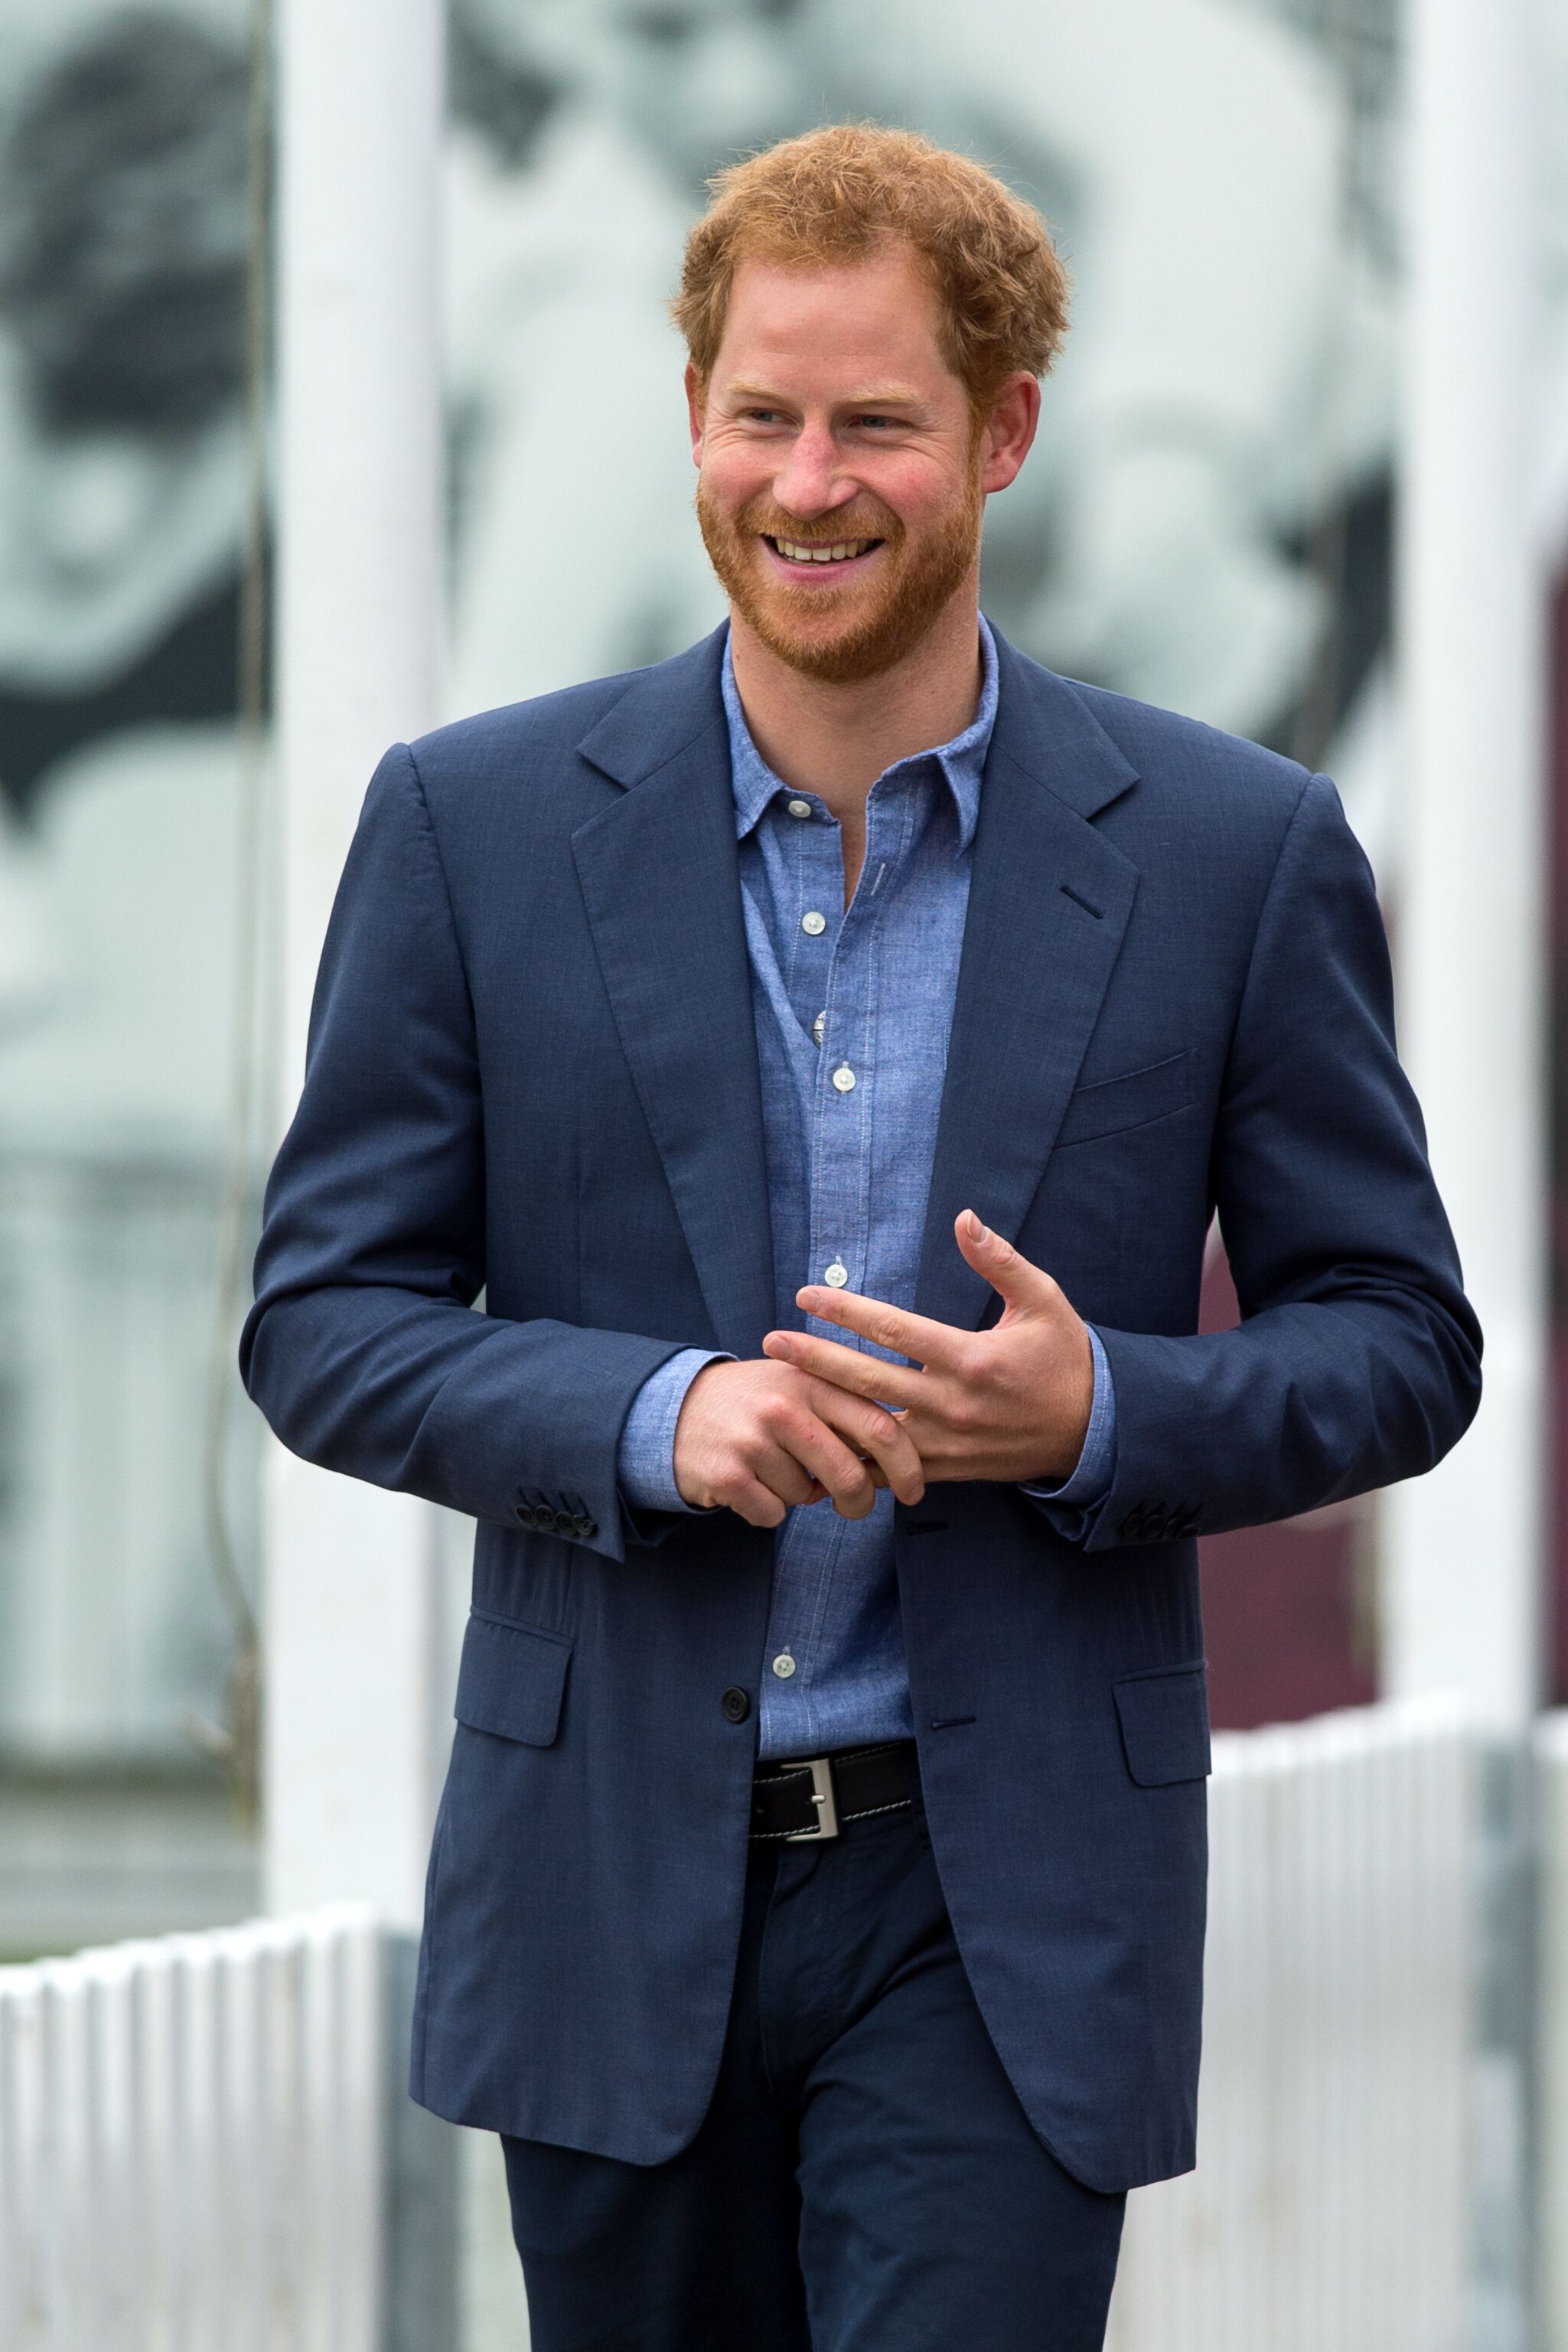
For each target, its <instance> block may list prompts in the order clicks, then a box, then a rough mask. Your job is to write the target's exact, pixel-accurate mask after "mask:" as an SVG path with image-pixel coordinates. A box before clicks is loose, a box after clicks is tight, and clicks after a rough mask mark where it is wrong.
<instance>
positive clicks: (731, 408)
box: [687, 247, 1039, 682]
mask: <svg viewBox="0 0 1568 2352" xmlns="http://www.w3.org/2000/svg"><path fill="white" fill-rule="evenodd" d="M938 320H939V313H938V309H937V300H936V293H935V291H934V290H933V289H932V287H931V286H930V284H929V283H928V281H927V279H926V278H925V275H924V273H923V272H922V271H921V269H920V268H919V266H918V264H917V263H916V261H915V257H914V256H913V254H912V253H911V252H910V250H909V249H908V248H907V247H891V248H888V249H886V250H884V251H882V252H879V253H877V254H875V255H873V256H872V257H869V258H867V259H866V260H863V261H857V262H853V263H849V264H842V265H837V264H835V265H821V266H819V265H812V266H810V267H805V266H799V267H797V266H791V265H789V264H785V263H779V262H772V261H760V260H752V261H746V262H743V263H742V264H741V266H740V268H739V269H738V270H737V273H736V278H735V283H734V286H733V288H732V289H731V294H730V301H729V311H728V316H727V320H726V323H725V330H724V339H723V341H722V343H721V345H720V348H719V351H718V353H717V356H716V360H715V362H714V367H713V372H712V375H711V378H710V380H709V381H708V383H706V385H704V384H702V383H699V382H698V380H697V379H696V377H695V374H694V373H693V372H692V371H691V370H690V369H688V370H687V394H688V398H689V400H690V403H691V411H692V447H693V453H694V455H695V458H696V462H697V467H698V481H697V519H698V521H699V522H700V524H701V526H702V533H703V540H704V543H705V544H706V548H707V551H708V556H709V559H710V561H711V562H712V563H713V567H714V569H715V571H716V572H717V573H718V576H719V579H720V581H721V582H722V583H723V585H724V587H725V590H726V592H727V594H728V596H729V599H730V603H731V604H732V606H733V607H734V609H735V612H736V613H737V615H738V617H739V618H740V619H741V620H742V621H743V622H744V623H745V624H746V625H747V626H748V627H749V628H750V629H751V630H752V631H753V632H754V634H755V635H757V636H758V638H759V639H760V640H761V642H762V644H763V645H764V646H767V647H768V650H769V651H770V652H771V653H773V654H775V655H776V656H778V657H779V659H781V660H783V661H785V662H787V663H788V664H789V666H790V667H791V668H794V669H798V670H800V671H803V672H805V673H806V674H808V675H810V676H812V677H821V678H826V679H832V680H840V681H845V682H847V681H850V680H852V679H856V678H864V677H875V676H877V675H878V674H879V673H880V672H882V671H883V670H886V669H890V668H892V667H894V665H895V664H896V663H897V662H899V661H901V660H903V659H904V657H905V656H907V655H908V654H909V653H910V652H912V651H913V650H914V648H915V646H918V645H919V644H920V642H921V640H922V639H923V638H924V637H925V635H927V634H928V632H929V631H930V629H931V627H932V626H933V625H934V623H935V622H936V618H937V616H938V614H941V613H942V612H943V611H944V610H945V609H946V607H947V606H948V604H950V603H951V602H952V601H953V599H954V598H955V597H956V596H959V595H966V596H972V595H973V594H974V593H975V592H976V586H977V578H978V567H979V547H980V520H981V514H982V511H983V508H984V503H985V499H986V495H987V494H988V491H990V490H992V489H999V488H1004V487H1005V485H1006V484H1007V483H1008V482H1010V481H1011V480H1012V478H1013V476H1014V475H1015V474H1016V473H1017V472H1018V469H1019V466H1020V465H1021V464H1022V463H1023V458H1024V456H1025V453H1026V452H1027V450H1028V447H1029V444H1030V439H1031V438H1032V437H1033V432H1034V423H1035V419H1036V416H1037V415H1038V409H1039V387H1038V386H1037V385H1036V383H1035V382H1034V379H1033V378H1032V377H1028V376H1025V377H1019V378H1016V379H1013V380H1011V381H1010V383H1009V384H1008V385H1007V386H1005V387H1004V388H1003V392H1002V394H1001V395H1000V397H999V398H998V403H997V405H996V408H995V409H994V411H993V413H992V415H991V417H990V418H989V419H988V421H987V422H985V423H983V424H981V425H977V422H976V418H975V415H974V411H973V408H972V406H971V404H970V402H969V398H968V395H967V392H966V391H965V388H964V386H963V384H962V383H960V382H959V380H958V378H957V377H956V375H954V374H953V373H952V372H951V370H950V369H949V368H948V366H947V364H946V361H945V360H944V358H943V356H942V352H941V347H940V345H939V343H938V341H937V329H938Z"/></svg>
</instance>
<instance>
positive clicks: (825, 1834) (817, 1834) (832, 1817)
mask: <svg viewBox="0 0 1568 2352" xmlns="http://www.w3.org/2000/svg"><path fill="white" fill-rule="evenodd" d="M798 1769H804V1770H806V1771H808V1772H810V1776H811V1802H812V1803H813V1804H814V1805H815V1806H816V1808H817V1820H816V1825H815V1827H814V1828H812V1829H809V1830H789V1832H786V1834H785V1837H784V1839H783V1843H784V1844H785V1845H799V1844H800V1841H801V1839H802V1838H832V1837H837V1836H838V1833H839V1809H838V1807H837V1806H836V1805H835V1804H834V1802H833V1774H832V1768H831V1765H830V1764H829V1762H828V1759H827V1758H826V1757H825V1756H807V1757H802V1759H800V1768H798Z"/></svg>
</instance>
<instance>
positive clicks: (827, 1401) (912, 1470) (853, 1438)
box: [814, 1382, 925, 1503]
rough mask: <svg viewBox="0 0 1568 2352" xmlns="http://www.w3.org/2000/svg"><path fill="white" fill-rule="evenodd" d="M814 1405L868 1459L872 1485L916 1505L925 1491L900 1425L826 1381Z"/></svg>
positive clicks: (909, 1439) (916, 1460) (912, 1449)
mask: <svg viewBox="0 0 1568 2352" xmlns="http://www.w3.org/2000/svg"><path fill="white" fill-rule="evenodd" d="M814 1402H815V1403H816V1407H817V1411H818V1412H820V1413H821V1416H822V1418H823V1420H824V1421H826V1422H827V1423H829V1424H830V1425H831V1427H832V1428H834V1429H836V1430H838V1432H839V1433H840V1434H841V1436H843V1437H846V1438H848V1439H849V1441H850V1443H851V1444H853V1445H856V1446H858V1447H860V1448H861V1450H862V1452H863V1453H864V1454H867V1455H868V1456H869V1457H870V1460H869V1462H868V1465H867V1466H868V1467H869V1468H870V1469H871V1470H872V1475H873V1480H874V1482H875V1484H876V1485H878V1486H891V1487H892V1489H893V1491H894V1494H895V1495H896V1496H897V1497H898V1499H899V1501H900V1502H901V1503H918V1502H919V1500H920V1498H921V1496H923V1495H924V1494H925V1471H924V1469H923V1468H922V1466H921V1462H920V1455H919V1454H918V1452H917V1451H916V1450H915V1440H914V1439H913V1438H912V1437H911V1436H910V1434H909V1432H908V1430H907V1429H905V1428H904V1425H903V1423H901V1422H897V1421H894V1418H893V1416H892V1415H891V1413H885V1412H883V1411H882V1410H881V1409H880V1407H878V1406H876V1405H874V1404H868V1403H866V1402H864V1401H863V1400H862V1398H860V1397H849V1396H845V1395H844V1394H843V1392H842V1391H841V1390H838V1389H834V1388H831V1387H830V1386H828V1384H827V1383H826V1382H822V1383H821V1385H819V1386H818V1387H817V1388H816V1390H815V1393H814Z"/></svg>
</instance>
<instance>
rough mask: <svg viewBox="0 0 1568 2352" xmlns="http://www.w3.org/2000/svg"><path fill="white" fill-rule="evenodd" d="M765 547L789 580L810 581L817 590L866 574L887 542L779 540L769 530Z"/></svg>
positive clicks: (764, 534) (764, 540) (864, 540)
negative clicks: (832, 583) (861, 573)
mask: <svg viewBox="0 0 1568 2352" xmlns="http://www.w3.org/2000/svg"><path fill="white" fill-rule="evenodd" d="M762 544H763V545H764V547H766V548H767V549H768V553H769V555H770V556H771V557H772V560H773V562H774V563H775V564H776V565H777V567H778V569H779V572H781V573H782V574H783V576H784V578H785V579H787V580H791V581H800V582H810V584H811V585H812V586H813V587H816V586H818V585H820V584H822V585H825V584H826V583H828V582H830V581H831V582H835V583H836V582H838V581H841V580H844V579H847V578H848V577H849V575H850V574H851V573H852V572H862V571H863V570H864V569H865V567H866V565H867V563H869V562H870V561H871V560H872V558H873V556H874V555H875V553H876V551H877V550H878V549H879V548H880V547H883V546H884V545H885V544H886V542H885V541H883V540H880V539H831V540H830V539H822V540H800V539H778V538H775V537H774V536H773V535H772V534H771V533H770V532H767V531H765V532H763V534H762Z"/></svg>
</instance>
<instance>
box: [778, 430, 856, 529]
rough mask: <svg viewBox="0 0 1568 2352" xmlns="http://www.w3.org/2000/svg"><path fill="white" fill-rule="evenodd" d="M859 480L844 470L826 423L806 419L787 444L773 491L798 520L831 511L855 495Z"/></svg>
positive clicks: (846, 503) (813, 517)
mask: <svg viewBox="0 0 1568 2352" xmlns="http://www.w3.org/2000/svg"><path fill="white" fill-rule="evenodd" d="M859 487H860V486H859V484H858V483H857V482H856V481H855V480H854V478H853V477H852V476H851V475H848V474H846V473H845V472H844V470H843V466H842V463H841V457H840V453H839V450H838V448H837V447H836V446H835V445H834V441H833V436H832V434H831V431H830V430H829V428H828V426H827V425H825V424H824V425H814V424H810V423H808V424H806V425H803V426H802V427H801V429H800V432H799V433H798V434H797V435H796V436H795V438H794V440H793V441H792V442H791V443H790V444H789V454H788V455H787V457H785V459H784V462H783V465H782V466H781V467H780V468H779V472H778V473H777V474H776V475H775V476H774V478H773V495H774V497H775V498H776V499H778V501H779V505H780V506H781V507H783V508H785V509H787V510H788V512H789V513H790V514H792V515H795V516H798V517H799V519H800V521H801V522H812V521H815V520H817V518H818V517H819V516H821V515H827V514H832V513H834V512H836V510H837V509H839V508H840V507H846V506H848V505H849V504H850V502H851V500H852V499H853V498H854V496H855V493H856V490H857V489H858V488H859Z"/></svg>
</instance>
